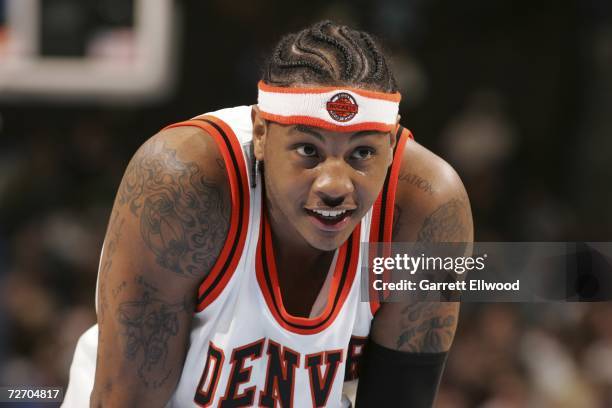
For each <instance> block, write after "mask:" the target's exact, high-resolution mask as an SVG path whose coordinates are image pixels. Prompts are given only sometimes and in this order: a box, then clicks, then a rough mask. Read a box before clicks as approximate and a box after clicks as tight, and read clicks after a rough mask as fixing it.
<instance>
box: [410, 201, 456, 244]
mask: <svg viewBox="0 0 612 408" xmlns="http://www.w3.org/2000/svg"><path fill="white" fill-rule="evenodd" d="M465 207H466V206H465V204H464V203H463V202H462V201H461V200H458V199H452V200H450V201H448V202H447V203H445V204H442V205H441V206H440V207H438V209H437V210H435V211H434V212H433V213H431V214H430V215H429V216H428V217H427V218H425V221H424V222H423V226H422V227H421V230H420V231H419V234H418V238H417V241H418V242H462V241H464V240H465V239H466V236H467V232H468V228H467V226H466V225H465V223H464V221H463V218H464V215H463V214H464V213H465Z"/></svg>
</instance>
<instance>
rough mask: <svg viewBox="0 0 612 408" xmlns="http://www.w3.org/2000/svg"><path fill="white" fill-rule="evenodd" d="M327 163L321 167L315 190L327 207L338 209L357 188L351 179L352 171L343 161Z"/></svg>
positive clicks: (314, 186)
mask: <svg viewBox="0 0 612 408" xmlns="http://www.w3.org/2000/svg"><path fill="white" fill-rule="evenodd" d="M327 161H330V159H328V160H327ZM327 161H326V163H323V166H321V167H320V171H319V174H318V176H317V178H316V180H315V182H314V185H313V189H314V193H315V194H316V195H317V196H318V197H319V198H320V199H321V200H322V201H323V203H324V204H325V205H326V206H329V207H336V206H339V205H340V204H342V203H343V202H344V200H345V199H346V197H347V196H349V195H350V194H352V193H353V192H354V191H355V186H354V185H353V182H352V181H351V178H350V169H348V168H347V166H345V165H344V163H343V161H341V160H333V161H330V162H329V163H327Z"/></svg>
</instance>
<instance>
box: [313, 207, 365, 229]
mask: <svg viewBox="0 0 612 408" xmlns="http://www.w3.org/2000/svg"><path fill="white" fill-rule="evenodd" d="M305 210H306V213H307V214H308V215H310V216H311V217H313V218H315V219H316V220H317V221H319V222H320V223H321V224H323V225H326V226H330V227H334V226H340V225H342V224H344V222H345V221H346V220H348V218H349V217H350V216H351V214H352V213H353V212H355V210H347V209H343V210H318V209H317V210H310V209H308V208H305Z"/></svg>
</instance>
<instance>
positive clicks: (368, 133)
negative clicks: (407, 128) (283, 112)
mask: <svg viewBox="0 0 612 408" xmlns="http://www.w3.org/2000/svg"><path fill="white" fill-rule="evenodd" d="M273 126H274V127H278V128H280V129H278V130H279V131H280V132H281V133H283V134H284V135H285V136H286V137H288V138H292V137H300V136H305V135H306V136H311V137H313V138H316V139H319V140H321V141H328V140H329V141H332V140H342V141H353V140H363V139H368V140H369V141H377V140H380V141H383V140H387V138H386V137H385V136H388V135H389V133H387V132H380V131H376V130H361V131H357V132H335V131H331V130H327V129H323V128H319V127H316V126H308V125H301V124H298V125H280V124H274V125H273Z"/></svg>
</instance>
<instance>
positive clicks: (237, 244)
mask: <svg viewBox="0 0 612 408" xmlns="http://www.w3.org/2000/svg"><path fill="white" fill-rule="evenodd" d="M179 126H195V127H198V128H200V129H202V130H204V131H205V132H206V133H208V134H209V135H210V136H211V137H212V138H213V140H214V141H215V143H216V144H217V147H218V148H219V151H220V152H221V155H222V157H223V162H224V164H225V169H226V171H227V175H228V179H229V183H230V196H231V214H230V225H229V230H228V234H227V238H226V239H225V243H224V244H223V248H222V249H221V252H220V253H219V256H218V257H217V260H216V261H215V264H214V265H213V267H212V268H211V270H210V273H209V274H208V275H207V276H206V277H205V278H204V279H203V280H202V283H200V286H199V288H198V299H197V303H196V310H195V311H196V313H198V312H201V311H202V310H204V309H205V308H206V307H207V306H208V305H210V304H211V303H212V302H213V301H214V300H215V299H217V297H218V296H219V295H220V294H221V292H222V291H223V289H224V288H225V286H226V285H227V283H228V282H229V280H230V279H231V277H232V275H233V274H234V271H235V270H236V267H237V266H238V262H239V261H240V258H241V257H242V251H243V249H244V244H245V241H246V235H247V230H248V226H249V210H250V196H249V194H250V193H249V179H248V175H247V170H246V163H245V160H244V156H243V154H242V149H241V146H240V143H239V141H238V138H237V137H236V135H235V134H234V132H233V131H232V129H231V128H230V127H229V126H228V125H227V124H226V123H225V122H223V121H222V120H220V119H218V118H216V117H213V116H200V117H198V118H196V119H192V120H188V121H184V122H179V123H176V124H173V125H170V126H168V127H166V129H170V128H175V127H179Z"/></svg>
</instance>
